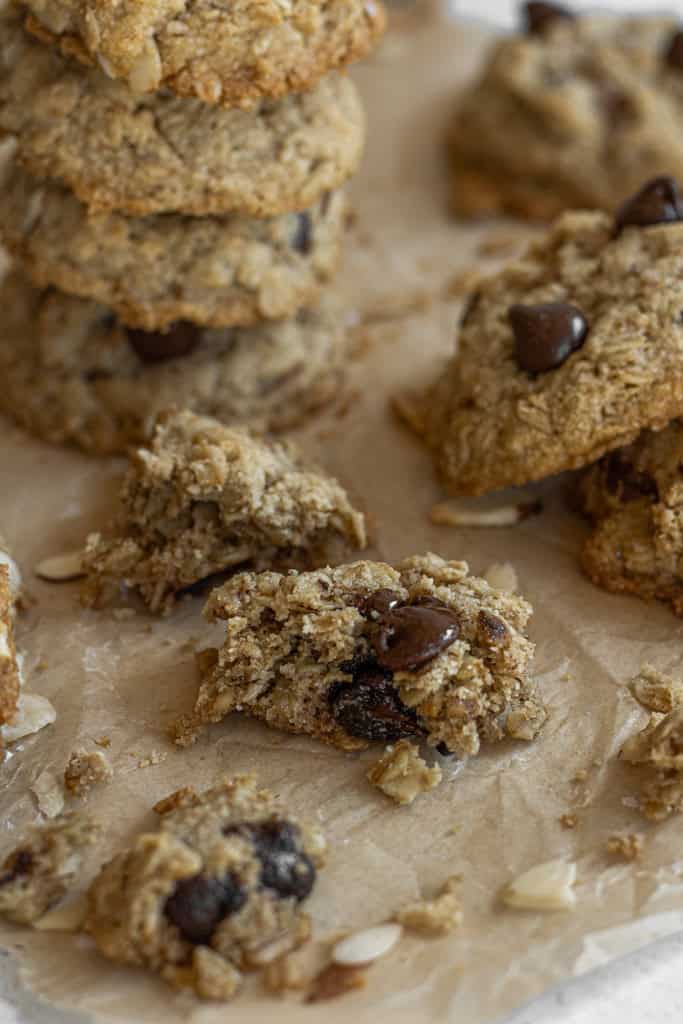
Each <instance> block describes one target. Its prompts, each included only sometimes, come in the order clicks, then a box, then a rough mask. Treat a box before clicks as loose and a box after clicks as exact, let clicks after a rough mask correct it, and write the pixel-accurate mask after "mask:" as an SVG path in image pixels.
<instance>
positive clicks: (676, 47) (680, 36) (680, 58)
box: [662, 29, 683, 71]
mask: <svg viewBox="0 0 683 1024" xmlns="http://www.w3.org/2000/svg"><path fill="white" fill-rule="evenodd" d="M662 56H663V58H664V63H665V64H666V66H667V67H669V68H673V69H674V70H675V71H683V31H681V29H676V31H675V32H674V33H673V35H672V36H671V38H670V39H669V41H668V43H667V44H666V46H665V47H664V51H663V53H662Z"/></svg>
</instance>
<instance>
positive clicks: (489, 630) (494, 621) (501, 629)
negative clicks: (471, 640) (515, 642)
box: [477, 609, 508, 646]
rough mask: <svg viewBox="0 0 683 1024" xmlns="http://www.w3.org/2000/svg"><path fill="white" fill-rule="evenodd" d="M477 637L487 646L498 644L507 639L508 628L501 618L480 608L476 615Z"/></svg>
mask: <svg viewBox="0 0 683 1024" xmlns="http://www.w3.org/2000/svg"><path fill="white" fill-rule="evenodd" d="M477 626H478V632H479V639H480V640H481V641H482V642H483V643H484V644H485V645H486V646H488V645H489V644H500V643H502V642H503V640H506V639H507V636H508V628H507V626H506V625H505V623H504V622H503V620H502V619H499V618H498V616H497V615H492V614H491V612H487V611H485V610H483V609H482V611H480V612H479V615H478V616H477Z"/></svg>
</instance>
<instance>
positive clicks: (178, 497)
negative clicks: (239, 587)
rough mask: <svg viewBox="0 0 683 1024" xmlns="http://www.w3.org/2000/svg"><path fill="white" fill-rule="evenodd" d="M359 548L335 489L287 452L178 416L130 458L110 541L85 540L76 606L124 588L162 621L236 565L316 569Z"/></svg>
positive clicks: (357, 532) (351, 517)
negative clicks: (329, 557)
mask: <svg viewBox="0 0 683 1024" xmlns="http://www.w3.org/2000/svg"><path fill="white" fill-rule="evenodd" d="M365 540H366V538H365V523H364V520H363V516H362V515H361V514H360V513H359V512H357V511H356V510H355V509H354V508H353V506H352V505H351V503H350V501H349V499H348V496H347V494H346V492H345V491H344V489H343V488H342V487H341V486H340V485H339V484H338V483H337V481H336V480H333V479H331V478H330V477H328V476H325V475H324V474H322V473H321V472H316V471H314V470H312V469H311V468H310V467H307V466H306V464H305V462H304V460H303V459H302V457H301V455H300V453H299V452H298V451H297V450H296V449H295V448H294V447H293V446H291V445H285V444H281V443H267V442H265V441H260V440H258V439H256V438H254V437H252V436H250V435H249V434H248V433H247V432H246V431H244V430H239V429H235V428H230V427H224V426H222V425H221V424H220V423H218V422H217V421H216V420H214V419H209V418H208V417H204V416H197V415H196V414H195V413H192V412H188V411H187V410H182V411H180V412H175V413H169V414H167V415H165V416H162V417H161V418H160V420H159V421H158V423H157V426H156V429H155V432H154V436H153V438H152V441H151V443H150V446H149V448H142V449H138V450H137V451H135V452H132V453H131V457H130V466H129V469H128V472H127V474H126V476H125V478H124V482H123V486H122V489H121V492H120V512H119V514H118V518H117V522H116V524H115V529H114V531H113V534H112V535H110V536H105V537H102V536H101V535H100V534H93V535H91V537H89V538H88V544H87V546H86V551H85V556H84V559H83V566H84V568H85V570H86V572H87V574H88V579H87V582H86V584H85V590H84V597H85V600H86V603H87V604H95V605H100V604H102V603H103V602H105V601H106V600H107V597H108V596H116V595H118V594H120V591H121V586H122V585H124V586H126V587H129V588H131V589H133V590H135V591H137V592H138V593H139V594H140V595H141V596H142V598H143V600H144V601H145V603H146V604H147V605H148V607H149V608H150V610H151V611H153V612H158V611H163V610H165V609H167V608H168V607H170V605H171V604H172V603H173V599H174V598H175V597H176V595H177V594H178V593H179V592H181V591H182V590H183V589H185V588H187V587H190V586H192V585H193V584H195V583H198V582H199V581H200V580H204V579H206V578H207V577H209V576H211V575H213V574H216V573H220V572H224V571H226V570H228V569H231V568H235V567H236V566H238V565H240V564H244V563H245V562H252V561H254V560H256V561H257V562H258V564H259V565H264V566H265V565H273V563H276V564H277V562H278V561H280V562H283V563H287V562H288V561H289V562H290V563H293V562H295V560H296V559H297V558H300V557H302V556H308V557H309V558H312V559H313V560H314V563H315V562H316V561H318V560H320V561H322V562H323V563H324V562H325V561H326V557H325V556H326V553H328V551H329V548H330V545H331V544H332V542H334V541H338V542H340V543H342V544H344V545H348V546H350V547H356V548H362V547H364V546H365Z"/></svg>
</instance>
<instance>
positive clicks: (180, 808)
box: [84, 775, 325, 999]
mask: <svg viewBox="0 0 683 1024" xmlns="http://www.w3.org/2000/svg"><path fill="white" fill-rule="evenodd" d="M157 812H158V813H160V814H161V821H160V823H159V827H158V830H157V831H156V832H147V833H143V834H142V835H140V836H138V838H137V839H136V840H135V842H134V843H133V844H132V846H131V847H130V848H129V849H127V850H125V851H124V852H122V853H119V854H117V855H116V856H115V857H114V859H113V860H111V861H110V862H109V863H108V864H106V865H105V867H104V868H103V869H102V871H101V872H100V874H99V875H98V877H97V878H96V879H95V880H94V882H93V883H92V885H91V887H90V890H89V893H88V912H87V915H86V919H85V923H84V929H85V931H87V932H88V933H89V934H90V935H92V937H93V938H94V940H95V942H96V944H97V946H98V948H99V949H100V951H101V952H102V953H103V954H104V955H105V956H107V957H109V958H110V959H112V960H115V961H116V962H117V963H123V964H133V965H139V966H144V967H147V968H149V969H150V970H153V971H156V972H157V973H159V974H160V975H161V976H162V977H163V978H164V979H165V980H166V981H168V982H169V983H170V984H171V985H173V986H175V987H177V988H188V989H192V990H194V992H195V994H196V995H198V996H200V997H201V998H203V999H229V998H230V997H231V996H232V995H234V993H235V992H236V991H237V988H238V987H239V984H240V980H241V972H242V971H243V970H249V969H254V968H257V967H260V966H263V965H264V964H266V963H268V962H270V961H271V960H274V959H276V958H277V957H279V956H282V955H283V954H284V953H286V952H287V951H288V950H290V949H294V948H296V947H297V946H299V945H301V943H302V942H304V941H305V940H306V939H307V938H308V935H309V931H310V925H309V922H308V917H307V916H306V915H305V914H304V913H303V912H302V910H301V904H302V902H303V901H304V900H305V899H306V897H307V896H308V895H309V894H310V892H311V891H312V889H313V886H314V884H315V880H316V871H317V869H318V868H319V867H321V866H322V864H323V863H324V859H325V841H324V839H323V837H322V835H321V834H320V833H319V832H318V831H317V830H315V829H311V828H308V827H307V826H305V825H302V824H300V823H298V822H297V821H295V820H294V819H292V818H289V817H284V816H283V813H282V810H281V809H280V807H279V806H278V805H277V803H276V801H275V799H274V797H273V795H272V794H271V793H269V792H268V791H267V790H259V789H258V788H257V784H256V780H255V779H254V777H253V776H251V775H237V776H235V777H234V778H232V779H224V780H223V782H222V783H220V784H219V785H217V786H215V787H214V788H213V789H209V790H207V791H206V792H204V793H201V794H199V795H197V794H196V793H195V792H194V791H193V790H191V789H187V788H186V789H184V790H181V791H179V792H178V793H177V794H172V795H171V796H170V797H168V798H167V799H166V800H165V801H163V802H162V804H160V805H158V807H157Z"/></svg>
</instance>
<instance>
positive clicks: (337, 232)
mask: <svg viewBox="0 0 683 1024" xmlns="http://www.w3.org/2000/svg"><path fill="white" fill-rule="evenodd" d="M7 179H8V180H6V182H5V191H4V194H3V202H2V204H1V205H0V228H1V229H2V231H3V233H4V236H5V237H4V241H5V242H6V243H7V245H8V247H9V248H10V249H11V250H13V252H14V253H15V255H16V256H17V257H18V259H19V261H20V263H21V265H22V269H23V270H24V271H25V273H26V274H27V275H28V277H29V278H30V279H31V280H32V281H33V283H34V284H35V285H37V286H38V287H41V288H42V287H47V286H50V285H52V286H54V287H56V288H59V289H60V290H61V291H64V292H67V293H69V294H73V295H79V296H81V297H82V298H89V299H94V300H96V301H97V302H102V303H104V304H105V305H106V306H108V307H109V308H110V309H112V310H113V311H114V312H115V313H116V314H117V315H118V316H119V317H120V318H121V319H122V320H123V322H124V323H126V324H127V325H128V326H130V327H138V328H141V329H142V330H145V331H158V330H163V329H165V328H168V327H170V326H171V324H173V323H175V322H176V321H178V320H191V321H192V322H193V323H195V324H199V325H202V326H206V327H225V326H234V325H238V324H239V325H249V324H254V323H256V322H258V321H261V320H279V319H282V318H284V317H287V316H291V315H292V314H294V313H295V312H296V311H297V310H298V309H299V308H300V307H301V306H304V305H306V304H307V303H308V302H310V301H312V300H313V299H315V298H316V296H317V294H318V292H319V290H320V288H321V286H322V284H323V283H324V282H325V281H326V280H327V279H328V278H329V277H330V275H331V274H332V273H333V271H334V269H335V267H336V265H337V260H338V256H339V250H340V242H341V235H342V231H343V225H344V210H345V202H344V198H343V196H342V195H341V193H328V194H326V195H325V196H324V197H323V198H322V199H321V200H320V201H319V202H318V203H317V204H316V205H315V206H314V207H312V208H311V209H309V210H303V211H301V212H299V213H286V214H282V215H281V216H279V217H271V218H268V219H265V220H256V219H252V218H248V217H237V216H228V217H186V216H183V215H182V214H173V213H167V214H158V215H155V216H150V217H124V216H123V215H122V214H118V213H102V214H96V215H93V216H88V209H87V207H86V206H84V205H83V204H82V203H80V202H79V201H78V199H76V198H75V196H74V195H72V193H70V192H68V191H67V190H65V189H63V188H61V187H59V186H58V185H51V184H48V183H39V182H36V181H35V180H34V179H32V178H30V177H29V176H28V175H27V174H25V173H24V172H23V171H22V170H20V168H19V167H18V166H17V165H16V164H11V165H10V166H9V168H8V170H7Z"/></svg>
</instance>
